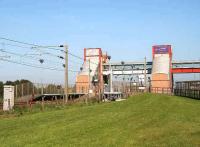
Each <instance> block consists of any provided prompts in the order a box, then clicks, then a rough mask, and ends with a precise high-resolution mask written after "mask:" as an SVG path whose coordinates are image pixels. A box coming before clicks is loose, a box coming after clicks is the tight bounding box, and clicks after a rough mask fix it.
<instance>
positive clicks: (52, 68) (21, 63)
mask: <svg viewBox="0 0 200 147" xmlns="http://www.w3.org/2000/svg"><path fill="white" fill-rule="evenodd" d="M0 60H1V61H6V62H10V63H15V64H20V65H24V66H28V67H34V68H40V69H48V70H55V71H64V70H62V69H58V68H55V67H41V66H38V65H35V64H31V63H26V62H18V61H14V60H9V59H3V58H0ZM68 71H69V72H76V73H77V72H79V71H75V70H68Z"/></svg>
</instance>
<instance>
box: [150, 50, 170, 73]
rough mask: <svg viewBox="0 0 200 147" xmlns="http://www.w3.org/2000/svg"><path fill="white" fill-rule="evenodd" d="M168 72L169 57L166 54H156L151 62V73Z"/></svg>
mask: <svg viewBox="0 0 200 147" xmlns="http://www.w3.org/2000/svg"><path fill="white" fill-rule="evenodd" d="M169 72H170V57H169V55H168V54H156V55H155V57H154V60H153V71H152V73H153V74H155V73H163V74H169Z"/></svg>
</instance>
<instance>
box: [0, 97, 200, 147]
mask: <svg viewBox="0 0 200 147" xmlns="http://www.w3.org/2000/svg"><path fill="white" fill-rule="evenodd" d="M0 143H1V145H0V146H159V147H160V146H173V147H174V146H200V101H197V100H193V99H187V98H181V97H175V96H174V97H173V96H165V95H152V94H145V95H138V96H134V97H131V98H129V99H128V100H126V101H122V102H112V103H103V104H94V105H90V106H69V108H62V109H59V110H56V109H55V110H54V111H52V110H51V111H45V112H37V113H33V114H28V113H27V114H25V115H23V116H20V117H11V118H3V119H1V120H0Z"/></svg>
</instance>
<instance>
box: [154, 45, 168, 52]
mask: <svg viewBox="0 0 200 147" xmlns="http://www.w3.org/2000/svg"><path fill="white" fill-rule="evenodd" d="M170 48H171V47H170V45H158V46H154V54H168V53H169V52H170Z"/></svg>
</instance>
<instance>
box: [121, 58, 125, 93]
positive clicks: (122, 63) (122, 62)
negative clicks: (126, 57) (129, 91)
mask: <svg viewBox="0 0 200 147" xmlns="http://www.w3.org/2000/svg"><path fill="white" fill-rule="evenodd" d="M124 64H125V62H124V61H121V65H123V69H122V75H123V76H124V77H123V82H122V83H123V93H124V92H125V88H124V80H125V75H124Z"/></svg>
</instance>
